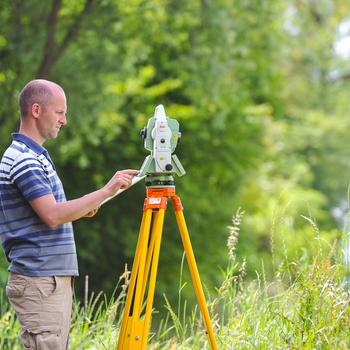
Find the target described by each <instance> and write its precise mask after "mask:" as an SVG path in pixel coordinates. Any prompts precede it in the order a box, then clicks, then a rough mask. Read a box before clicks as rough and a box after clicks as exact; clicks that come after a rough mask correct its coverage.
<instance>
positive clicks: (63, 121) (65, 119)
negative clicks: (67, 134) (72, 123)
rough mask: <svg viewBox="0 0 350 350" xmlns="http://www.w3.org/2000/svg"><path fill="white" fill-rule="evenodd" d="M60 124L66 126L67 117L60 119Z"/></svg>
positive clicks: (63, 116)
mask: <svg viewBox="0 0 350 350" xmlns="http://www.w3.org/2000/svg"><path fill="white" fill-rule="evenodd" d="M59 122H60V123H61V124H62V125H66V124H67V118H66V115H65V114H63V115H62V117H61V118H60V120H59Z"/></svg>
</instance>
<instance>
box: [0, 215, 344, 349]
mask: <svg viewBox="0 0 350 350" xmlns="http://www.w3.org/2000/svg"><path fill="white" fill-rule="evenodd" d="M243 214H244V212H241V211H240V210H238V211H237V213H236V215H235V216H234V217H233V221H232V222H233V225H232V226H230V227H229V238H228V250H229V254H228V256H229V263H228V267H227V268H226V270H222V271H221V273H222V285H221V286H220V287H219V288H217V290H216V291H211V292H210V293H209V291H208V290H206V298H207V304H208V309H209V313H210V315H211V318H212V325H213V329H214V333H215V337H216V341H217V345H218V348H219V349H220V350H228V349H349V348H350V306H349V305H350V304H349V302H350V291H349V290H348V288H347V285H346V281H345V279H344V272H345V271H346V269H345V258H344V253H343V248H344V242H345V238H346V236H347V234H346V229H344V233H343V239H342V243H341V244H337V242H336V241H335V242H333V243H332V244H328V243H327V244H326V243H325V242H322V240H321V239H320V238H319V232H318V228H317V226H316V224H315V223H314V221H313V220H311V219H310V218H307V217H305V219H306V220H307V221H309V223H310V225H311V227H312V229H313V230H314V237H313V240H312V241H311V240H310V242H311V243H310V244H311V245H310V247H309V248H308V249H304V250H303V252H299V253H298V254H297V258H296V259H294V260H291V261H289V260H288V257H287V255H286V254H285V255H286V256H285V260H284V261H282V263H280V265H279V266H277V267H274V268H275V270H276V271H275V274H274V278H273V279H272V280H271V281H268V280H267V279H266V274H265V269H264V262H263V261H262V267H261V271H259V272H258V271H256V279H255V280H253V281H247V280H246V277H247V276H246V262H245V260H243V261H242V262H237V261H236V255H235V249H236V245H237V242H238V236H239V226H240V223H241V220H242V217H243ZM282 215H285V214H284V211H283V213H282ZM276 226H279V225H275V218H273V223H272V225H271V232H270V235H271V237H270V240H271V242H270V243H271V252H272V258H273V259H274V256H275V254H274V249H275V242H274V235H275V229H276ZM282 241H283V240H282ZM282 249H284V248H283V247H282ZM182 267H183V261H182V265H181V271H182ZM128 278H129V272H128V271H127V270H126V271H125V273H124V275H123V276H121V278H120V283H119V286H118V288H117V289H116V290H118V295H114V297H113V298H112V299H111V300H110V301H107V300H106V298H105V296H104V295H102V293H100V294H99V295H97V296H96V297H95V296H94V295H91V296H90V298H87V297H86V298H85V301H84V305H81V304H80V303H79V302H77V301H75V302H74V305H73V316H72V328H71V333H70V349H71V350H75V349H77V350H78V349H79V350H81V349H101V350H105V349H115V348H116V343H117V339H118V332H119V329H120V326H121V318H122V312H123V306H124V303H125V296H126V291H127V286H128V282H129V280H128ZM185 284H186V282H183V281H182V273H181V274H180V283H179V300H178V305H176V308H175V309H176V312H175V311H174V307H173V306H172V305H171V304H170V303H169V301H168V300H167V298H166V296H164V298H165V299H164V301H165V305H166V306H165V308H166V310H161V312H164V314H165V315H166V317H165V319H164V320H163V321H162V322H161V323H160V324H159V325H158V326H157V328H156V330H155V331H151V332H150V341H149V345H148V347H147V349H152V350H161V349H164V350H165V349H167V350H169V349H174V350H175V349H183V350H185V349H191V350H197V349H198V350H199V349H201V350H202V349H210V345H209V343H208V341H207V337H206V335H205V332H204V329H203V324H202V320H201V315H200V312H199V309H198V308H197V307H195V308H194V309H193V310H187V308H188V307H187V304H186V301H182V300H181V290H182V289H183V287H184V286H185ZM86 294H87V293H86ZM210 294H215V298H214V299H212V298H211V295H210ZM0 307H1V310H0V315H1V320H0V349H3V350H7V349H11V350H16V349H22V346H21V344H20V342H19V337H18V332H19V325H18V321H17V319H16V316H15V314H14V312H13V310H12V309H11V308H10V307H9V306H8V304H7V302H6V296H5V297H4V293H3V292H1V293H0ZM153 328H154V326H153V327H152V330H153Z"/></svg>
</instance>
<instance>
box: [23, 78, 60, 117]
mask: <svg viewBox="0 0 350 350" xmlns="http://www.w3.org/2000/svg"><path fill="white" fill-rule="evenodd" d="M54 89H59V90H61V91H62V92H64V91H63V89H62V88H61V87H60V86H59V85H57V84H56V83H53V82H52V81H48V80H44V79H36V80H32V81H30V82H29V83H28V84H27V85H26V86H25V87H24V88H23V90H22V91H21V93H20V94H19V98H18V106H19V111H20V115H21V118H25V117H26V116H27V115H28V112H29V110H30V108H31V106H32V105H33V104H34V103H38V104H39V105H40V106H41V107H42V108H43V109H44V110H45V109H46V108H47V106H48V105H50V104H51V103H52V102H53V100H54V94H53V90H54Z"/></svg>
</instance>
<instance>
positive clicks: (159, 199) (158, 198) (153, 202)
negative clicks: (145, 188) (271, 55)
mask: <svg viewBox="0 0 350 350" xmlns="http://www.w3.org/2000/svg"><path fill="white" fill-rule="evenodd" d="M161 201H162V198H161V197H156V198H154V197H151V198H150V199H149V204H160V202H161Z"/></svg>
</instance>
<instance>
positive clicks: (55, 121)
mask: <svg viewBox="0 0 350 350" xmlns="http://www.w3.org/2000/svg"><path fill="white" fill-rule="evenodd" d="M52 92H53V95H54V98H53V101H52V103H50V104H48V105H47V106H46V108H45V109H43V108H42V109H41V114H40V117H39V118H38V123H37V126H38V131H39V134H40V138H41V139H42V141H43V142H44V141H46V140H48V139H54V138H56V137H57V133H58V131H59V130H60V127H61V126H62V125H65V124H67V119H66V112H67V101H66V96H65V94H64V92H63V91H61V90H60V89H58V88H57V87H54V88H53V89H52Z"/></svg>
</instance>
